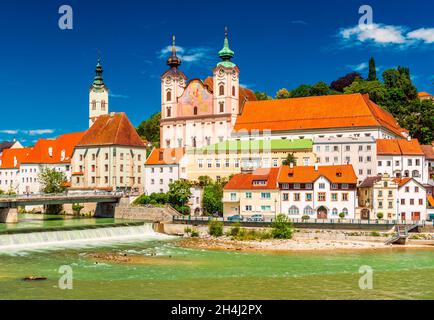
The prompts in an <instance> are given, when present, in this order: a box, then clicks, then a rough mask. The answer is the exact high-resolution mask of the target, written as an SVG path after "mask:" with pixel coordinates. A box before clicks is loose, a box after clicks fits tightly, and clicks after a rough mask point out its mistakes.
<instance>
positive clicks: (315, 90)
mask: <svg viewBox="0 0 434 320" xmlns="http://www.w3.org/2000/svg"><path fill="white" fill-rule="evenodd" d="M328 94H330V88H329V86H328V85H327V83H325V82H324V81H320V82H318V83H315V84H314V85H313V86H312V87H311V89H310V96H325V95H328Z"/></svg>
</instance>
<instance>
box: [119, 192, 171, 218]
mask: <svg viewBox="0 0 434 320" xmlns="http://www.w3.org/2000/svg"><path fill="white" fill-rule="evenodd" d="M175 215H179V212H177V211H176V210H174V209H173V208H172V207H170V206H164V207H152V206H132V205H130V202H129V199H128V198H126V199H121V200H120V202H119V204H118V205H117V206H116V208H115V214H114V216H115V218H116V219H124V220H148V221H153V222H163V221H172V219H173V216H175Z"/></svg>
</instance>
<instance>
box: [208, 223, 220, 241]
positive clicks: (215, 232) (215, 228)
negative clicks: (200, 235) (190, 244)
mask: <svg viewBox="0 0 434 320" xmlns="http://www.w3.org/2000/svg"><path fill="white" fill-rule="evenodd" d="M208 232H209V234H210V235H211V236H213V237H221V236H222V235H223V222H221V221H217V220H211V221H210V222H209V223H208Z"/></svg>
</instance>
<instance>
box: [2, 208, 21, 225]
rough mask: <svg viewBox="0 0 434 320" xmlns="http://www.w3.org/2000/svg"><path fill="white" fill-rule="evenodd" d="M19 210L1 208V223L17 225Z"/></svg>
mask: <svg viewBox="0 0 434 320" xmlns="http://www.w3.org/2000/svg"><path fill="white" fill-rule="evenodd" d="M17 222H18V210H17V208H1V209H0V223H17Z"/></svg>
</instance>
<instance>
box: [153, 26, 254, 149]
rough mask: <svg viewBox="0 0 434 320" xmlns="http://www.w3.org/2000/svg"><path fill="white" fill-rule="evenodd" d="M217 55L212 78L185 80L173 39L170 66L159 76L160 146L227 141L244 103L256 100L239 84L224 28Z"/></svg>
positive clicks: (237, 72) (178, 146) (236, 69)
mask: <svg viewBox="0 0 434 320" xmlns="http://www.w3.org/2000/svg"><path fill="white" fill-rule="evenodd" d="M219 56H220V58H221V61H220V62H219V63H218V64H217V66H216V67H215V68H214V69H213V75H212V77H208V78H207V79H205V80H204V81H202V80H200V79H191V80H189V81H188V80H187V77H186V76H185V74H184V73H183V72H182V71H181V70H180V65H181V59H180V58H179V57H178V56H177V53H176V46H175V38H173V44H172V54H171V56H170V57H169V59H168V60H167V65H168V66H169V67H170V68H169V70H167V71H166V72H165V73H164V74H163V75H162V76H161V100H162V101H161V124H160V126H161V130H160V146H161V148H183V147H194V148H196V147H203V146H207V145H211V144H213V143H218V142H223V141H226V140H228V139H229V138H230V136H231V133H232V131H233V128H234V126H235V122H236V119H237V116H238V115H239V113H240V111H241V110H242V107H243V105H244V103H245V102H246V101H248V100H256V97H255V95H254V93H253V92H252V91H250V90H248V89H246V88H243V87H240V84H239V74H240V70H239V69H238V67H237V66H236V65H235V64H234V63H233V62H232V61H231V60H232V58H233V56H234V52H233V51H232V50H231V49H230V48H229V40H228V34H227V31H226V33H225V40H224V46H223V49H222V50H220V52H219Z"/></svg>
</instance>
